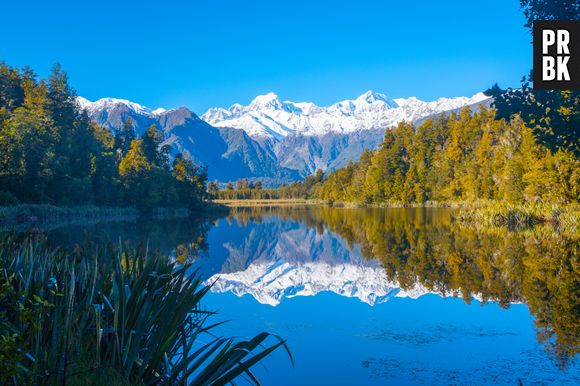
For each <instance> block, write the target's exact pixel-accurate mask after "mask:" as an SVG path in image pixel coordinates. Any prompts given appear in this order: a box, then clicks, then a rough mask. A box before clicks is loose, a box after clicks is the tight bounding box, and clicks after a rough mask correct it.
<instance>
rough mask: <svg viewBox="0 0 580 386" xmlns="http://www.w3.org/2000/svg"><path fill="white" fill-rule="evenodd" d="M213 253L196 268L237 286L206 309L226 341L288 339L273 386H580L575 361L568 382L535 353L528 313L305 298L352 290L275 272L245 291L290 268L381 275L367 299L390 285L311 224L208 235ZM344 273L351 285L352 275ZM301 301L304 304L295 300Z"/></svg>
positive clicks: (270, 365)
mask: <svg viewBox="0 0 580 386" xmlns="http://www.w3.org/2000/svg"><path fill="white" fill-rule="evenodd" d="M208 244H209V250H208V256H206V257H205V258H202V259H201V260H200V261H199V263H200V264H201V267H202V269H203V270H204V271H205V274H206V275H207V277H210V276H213V277H214V278H216V277H225V278H226V279H227V280H228V281H232V282H231V283H229V284H231V285H230V286H229V287H228V286H223V285H222V286H220V285H219V283H218V284H216V291H214V292H213V293H210V294H209V295H208V297H207V299H206V301H205V306H206V307H207V308H208V309H211V310H217V311H219V313H218V316H217V317H216V318H218V319H220V320H231V322H229V323H227V324H226V325H225V326H223V327H220V330H219V335H221V334H223V335H226V336H228V335H232V336H244V337H250V336H253V335H255V334H257V333H259V332H261V331H268V332H271V333H274V334H278V335H280V336H282V337H284V338H285V339H287V340H288V344H289V345H290V347H291V350H292V352H293V354H294V356H295V361H296V367H295V369H292V368H291V365H290V362H289V361H288V359H287V358H286V357H285V354H284V353H283V350H280V351H278V352H276V353H275V354H274V355H273V356H272V357H270V358H269V359H267V360H266V361H265V367H258V369H256V372H257V374H258V375H259V378H260V379H261V380H262V381H263V383H264V384H265V385H322V384H332V385H367V384H368V385H384V384H396V385H400V384H450V383H456V384H517V382H518V379H521V380H522V382H523V384H530V383H532V382H537V383H539V384H574V383H576V384H578V383H579V382H580V375H579V373H580V371H579V370H580V369H579V367H578V365H577V361H576V363H574V364H572V366H571V368H570V369H569V370H568V371H567V372H560V370H558V369H557V368H556V367H555V366H554V365H553V364H552V362H550V360H549V359H548V358H547V354H546V353H545V351H543V350H542V348H541V347H540V346H539V345H538V344H537V343H536V338H535V335H534V331H535V330H534V326H533V322H532V317H531V315H530V314H529V312H528V310H527V307H526V306H525V305H521V304H514V305H512V306H511V307H510V308H509V309H508V310H505V309H501V308H500V307H499V306H497V305H496V304H493V303H490V304H487V305H485V306H481V305H480V303H479V302H477V301H474V302H473V304H471V305H468V304H466V303H465V302H464V301H463V300H461V299H454V298H441V297H440V296H437V295H425V296H421V297H419V298H418V299H411V298H408V297H405V298H391V296H388V298H387V300H389V301H388V302H384V301H376V302H374V303H373V304H374V306H372V307H371V306H369V304H366V303H369V302H368V301H367V302H366V303H365V300H364V299H362V296H359V295H361V294H360V293H355V294H353V293H348V292H347V293H341V292H340V291H338V290H336V288H330V287H329V288H327V289H326V290H325V289H324V288H318V289H319V291H306V292H305V291H304V288H303V287H304V283H307V285H311V286H312V285H316V284H321V283H322V284H324V285H329V284H328V283H330V284H333V283H334V284H336V283H339V284H340V283H344V282H345V280H343V279H344V277H342V278H341V277H337V278H323V277H314V278H313V277H311V276H308V274H313V272H312V270H310V271H308V270H306V271H305V272H301V273H300V274H299V275H297V276H294V277H293V278H294V279H296V281H294V282H291V281H289V276H288V274H284V275H279V276H276V274H275V272H274V273H273V272H272V271H269V272H268V275H270V276H268V275H265V276H262V277H260V276H259V275H258V276H250V277H246V278H245V281H243V280H242V279H243V278H244V275H246V276H247V275H248V272H252V270H256V269H258V268H256V267H261V266H264V265H265V266H267V267H270V269H271V268H272V267H279V266H280V264H282V263H285V264H288V265H289V267H286V268H284V270H289V269H291V268H294V269H296V268H297V267H305V266H312V265H322V266H324V267H325V270H323V271H321V272H326V273H329V274H337V271H336V270H332V269H331V268H332V267H334V268H336V267H339V268H340V267H343V266H347V267H354V268H357V267H358V268H365V269H366V268H370V269H373V270H372V271H370V272H372V273H374V274H375V275H378V276H377V277H375V278H372V277H367V278H365V277H358V280H360V281H361V283H358V288H359V289H360V290H361V291H362V290H363V289H365V288H367V287H368V284H369V283H368V282H369V281H371V282H372V281H373V280H376V279H377V278H379V279H380V278H382V277H381V276H380V271H381V268H380V266H379V265H378V264H377V263H376V262H373V261H368V260H365V259H364V258H362V257H361V255H360V251H358V248H354V249H350V248H349V247H348V245H347V244H346V243H345V242H344V240H342V239H341V238H340V237H339V236H338V235H336V234H333V233H331V232H329V231H324V232H322V233H319V232H317V231H316V230H315V229H311V228H308V227H307V226H306V225H304V224H303V223H298V222H294V221H290V220H283V221H282V220H279V219H278V218H276V217H264V218H262V221H261V222H260V223H253V222H249V223H248V224H246V225H241V224H239V223H238V222H237V221H235V220H234V221H231V222H228V221H226V220H220V221H219V222H218V224H217V226H216V227H214V228H212V229H211V230H210V232H209V234H208ZM268 264H271V265H270V266H268ZM329 267H330V268H329ZM284 270H282V271H284ZM338 272H339V275H340V274H344V270H340V269H339V270H338ZM220 273H221V275H220ZM315 273H316V274H320V272H315ZM365 279H366V280H365ZM220 280H221V279H220ZM236 280H238V281H237V282H236ZM242 281H243V284H244V285H245V287H244V286H241V284H242ZM265 284H268V285H269V286H268V285H265ZM350 284H351V285H352V284H353V283H350ZM355 284H357V283H355ZM382 284H385V283H382ZM290 285H292V286H294V287H296V288H295V289H293V290H292V289H288V288H286V293H285V295H288V294H290V296H283V301H281V302H279V303H276V304H272V305H276V307H271V306H270V305H267V304H260V302H261V303H268V302H267V301H263V300H264V299H263V298H262V299H261V298H260V296H257V295H256V292H255V291H252V289H256V288H258V289H259V290H260V291H265V290H270V289H272V288H274V287H275V286H278V287H277V288H278V290H283V289H284V288H285V287H288V286H290ZM379 285H380V283H379ZM365 286H366V287H365ZM393 286H394V287H393ZM371 288H372V289H373V290H375V291H377V293H378V292H380V291H381V290H393V288H395V291H394V295H396V294H397V293H398V292H397V290H396V284H393V283H391V284H389V283H387V284H386V286H385V287H384V288H378V287H371ZM301 291H302V293H301ZM329 291H330V292H329ZM218 292H219V293H218ZM232 292H233V293H232ZM258 292H259V291H258ZM296 292H298V295H303V296H293V295H295V294H296ZM333 292H334V293H333ZM234 293H235V295H234ZM248 293H250V294H251V295H249V294H248ZM337 294H338V295H337ZM423 294H424V293H421V295H423ZM394 295H393V296H394ZM399 295H400V294H399ZM403 295H404V294H403ZM256 298H257V300H258V301H256ZM357 298H358V299H357ZM361 300H362V301H361ZM270 304H271V303H270Z"/></svg>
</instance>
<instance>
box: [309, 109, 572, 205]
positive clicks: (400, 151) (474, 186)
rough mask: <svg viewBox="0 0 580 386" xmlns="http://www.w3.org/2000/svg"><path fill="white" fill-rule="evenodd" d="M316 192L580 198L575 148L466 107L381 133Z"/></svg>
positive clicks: (357, 196)
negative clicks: (546, 141)
mask: <svg viewBox="0 0 580 386" xmlns="http://www.w3.org/2000/svg"><path fill="white" fill-rule="evenodd" d="M311 194H312V196H314V197H318V198H322V199H325V200H333V201H351V202H364V203H383V202H404V203H425V202H428V201H436V202H451V201H475V200H480V199H485V200H497V201H506V202H513V203H523V202H550V203H559V204H569V203H573V202H578V199H579V197H580V162H579V160H578V157H577V156H576V155H575V154H574V152H573V151H572V150H568V149H566V148H558V149H557V150H556V151H552V150H550V149H549V148H547V147H546V146H543V145H542V144H540V143H539V141H538V139H537V138H536V136H535V135H534V132H533V130H532V129H530V128H529V127H528V126H527V125H526V124H525V123H524V122H523V120H522V119H521V118H520V117H517V116H514V117H513V118H512V119H511V120H509V121H508V120H505V119H496V112H495V110H490V109H486V108H481V109H480V110H479V111H478V112H471V111H470V109H469V108H464V109H463V110H462V111H461V112H460V113H458V114H456V113H453V114H451V116H450V117H445V116H440V117H439V118H437V119H429V120H427V121H426V122H424V123H422V124H421V125H419V126H414V125H412V124H409V123H405V122H404V123H401V124H399V125H398V126H397V127H396V128H394V129H393V130H387V131H386V132H385V138H384V140H383V142H382V144H381V145H380V147H379V148H378V149H376V150H375V151H365V152H364V153H363V154H362V156H361V158H360V160H359V161H358V162H353V163H349V164H348V165H347V166H346V167H345V168H342V169H339V170H337V171H335V172H333V173H331V174H330V175H329V176H328V178H327V179H326V180H325V181H324V182H323V183H321V184H319V185H318V186H314V187H313V189H312V190H311Z"/></svg>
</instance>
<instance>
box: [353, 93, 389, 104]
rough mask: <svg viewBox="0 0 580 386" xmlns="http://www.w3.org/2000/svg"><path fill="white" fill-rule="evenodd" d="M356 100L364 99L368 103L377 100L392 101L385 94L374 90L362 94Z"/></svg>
mask: <svg viewBox="0 0 580 386" xmlns="http://www.w3.org/2000/svg"><path fill="white" fill-rule="evenodd" d="M356 100H357V101H364V102H366V103H374V102H377V101H382V102H390V101H389V99H388V98H387V96H386V95H385V94H381V93H378V92H374V91H372V90H369V91H367V92H365V93H364V94H362V95H361V96H359V97H358V98H356Z"/></svg>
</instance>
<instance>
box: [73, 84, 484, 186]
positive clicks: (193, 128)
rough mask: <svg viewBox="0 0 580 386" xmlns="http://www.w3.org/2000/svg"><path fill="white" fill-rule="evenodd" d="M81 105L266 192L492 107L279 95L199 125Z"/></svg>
mask: <svg viewBox="0 0 580 386" xmlns="http://www.w3.org/2000/svg"><path fill="white" fill-rule="evenodd" d="M77 102H78V104H79V106H80V107H81V108H84V109H85V110H86V111H87V112H88V114H89V117H90V118H91V119H93V120H94V121H96V122H97V123H99V124H101V125H103V126H105V127H108V128H110V129H112V130H113V129H118V128H120V127H121V126H122V125H123V122H124V121H125V119H126V118H127V117H131V118H132V119H133V122H134V125H135V128H136V130H137V133H138V134H140V133H143V132H144V131H145V129H146V128H147V127H148V126H149V125H152V124H155V125H157V127H158V128H159V129H161V130H162V131H163V132H164V134H165V136H166V141H167V142H166V143H167V144H169V145H171V146H172V148H173V153H174V154H175V153H178V152H183V153H185V154H186V155H189V156H190V157H191V158H192V159H194V160H196V161H197V162H199V163H201V164H204V165H206V166H208V167H209V170H208V172H209V175H210V178H211V179H217V180H219V181H221V182H227V181H234V180H237V179H239V178H250V179H260V180H262V181H263V182H264V183H265V184H266V185H278V184H279V183H281V182H290V181H294V180H297V179H300V178H303V177H305V176H307V175H310V174H312V173H314V172H316V170H317V169H321V170H322V171H332V170H335V169H337V168H340V167H343V166H345V165H346V164H348V162H349V161H356V160H358V158H359V157H360V155H361V154H362V152H363V151H364V150H365V149H374V148H376V147H377V146H378V145H379V144H380V143H381V141H382V139H383V137H384V131H385V130H386V129H388V128H390V127H393V126H395V125H396V124H397V123H399V122H401V121H409V122H414V123H417V122H421V121H422V120H424V119H427V118H429V117H431V116H434V115H437V114H441V113H445V114H448V113H449V112H451V111H455V110H457V109H460V108H462V107H464V106H470V107H471V108H472V109H476V108H477V106H479V105H486V106H489V104H490V103H491V99H490V98H488V97H486V96H485V95H483V94H482V93H478V94H475V95H474V96H473V97H470V98H468V97H458V98H439V99H438V100H436V101H433V102H423V101H420V100H419V99H417V98H413V97H412V98H407V99H389V98H387V97H386V96H385V95H383V94H380V93H376V92H373V91H368V92H366V93H364V94H362V95H361V96H359V97H358V98H356V99H353V100H345V101H342V102H338V103H335V104H333V105H331V106H328V107H320V106H317V105H315V104H314V103H310V102H300V103H296V102H290V101H282V100H280V98H278V96H276V94H274V93H269V94H266V95H261V96H258V97H256V98H255V99H254V100H253V101H252V102H251V103H250V104H249V105H247V106H242V105H240V104H234V105H233V106H231V107H230V108H229V109H223V108H212V109H209V110H208V111H207V112H206V113H205V114H204V115H203V116H201V118H200V117H198V116H197V115H196V114H194V113H193V112H192V111H191V110H189V109H187V108H185V107H180V108H177V109H172V110H166V109H163V108H158V109H150V108H148V107H145V106H142V105H140V104H138V103H135V102H132V101H129V100H126V99H115V98H103V99H99V100H97V101H94V102H91V101H89V100H87V99H85V98H82V97H78V98H77Z"/></svg>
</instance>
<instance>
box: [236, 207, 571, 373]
mask: <svg viewBox="0 0 580 386" xmlns="http://www.w3.org/2000/svg"><path fill="white" fill-rule="evenodd" d="M269 215H276V216H279V217H282V218H285V219H292V220H294V221H299V222H302V223H304V224H305V225H307V226H308V227H312V228H316V229H317V230H318V231H319V232H322V231H323V230H324V228H327V229H329V230H330V231H332V232H335V233H337V234H339V235H340V236H341V237H342V238H344V239H345V240H346V241H347V242H348V243H349V245H351V246H353V245H355V244H356V245H359V246H360V248H361V250H362V253H363V255H364V256H365V257H367V258H372V259H379V260H381V262H382V263H383V266H384V268H385V270H386V272H387V275H388V276H389V279H391V280H396V281H397V282H398V283H399V284H400V285H401V287H403V288H411V287H412V286H413V285H415V284H416V283H417V282H418V283H421V284H422V285H424V286H425V287H427V288H428V289H430V290H432V291H434V292H438V293H441V294H445V295H449V294H451V295H453V296H461V297H462V298H463V299H464V301H466V302H468V303H469V302H470V301H471V298H472V296H474V295H476V296H478V297H480V298H481V299H482V301H484V302H486V301H497V302H498V303H499V304H500V305H501V306H502V307H505V308H507V307H509V305H510V303H512V302H520V301H521V302H524V303H526V304H527V305H528V307H529V309H530V311H531V312H532V314H533V315H534V316H535V324H536V326H537V329H538V334H537V335H538V339H539V341H540V342H542V343H544V345H545V347H546V348H547V349H548V351H549V352H550V353H552V354H553V355H554V357H555V358H557V359H558V360H559V361H560V364H561V365H565V364H566V363H567V359H569V358H570V357H572V356H574V355H575V354H576V353H577V352H578V350H579V344H580V318H579V316H578V315H580V305H579V303H578V299H579V298H580V285H579V279H578V278H579V277H580V272H579V271H580V259H579V253H578V250H579V248H580V247H579V241H580V240H579V237H578V235H577V234H576V235H561V234H558V233H556V232H555V231H554V232H550V231H549V229H546V228H544V229H541V230H539V231H537V232H535V231H526V232H510V231H507V230H497V229H494V230H489V231H481V230H475V229H469V228H464V227H459V226H458V225H456V224H454V223H453V222H452V221H451V216H450V212H449V211H445V210H438V209H386V210H385V209H332V208H328V207H318V206H317V207H310V208H305V207H260V208H236V209H234V210H233V211H232V213H231V214H230V216H233V217H235V218H237V220H238V221H240V222H242V223H247V222H249V221H259V220H260V219H261V218H262V217H263V216H269Z"/></svg>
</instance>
